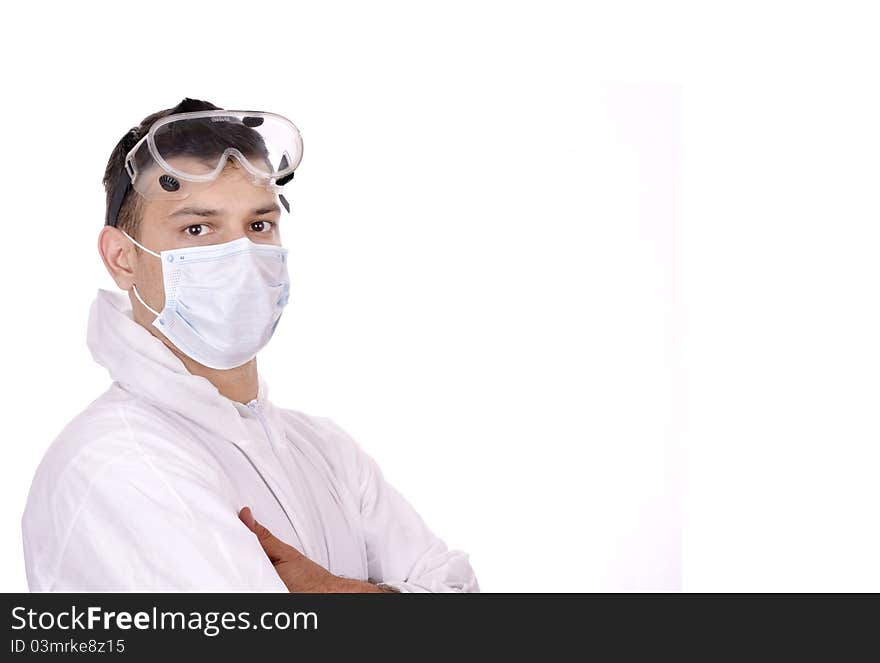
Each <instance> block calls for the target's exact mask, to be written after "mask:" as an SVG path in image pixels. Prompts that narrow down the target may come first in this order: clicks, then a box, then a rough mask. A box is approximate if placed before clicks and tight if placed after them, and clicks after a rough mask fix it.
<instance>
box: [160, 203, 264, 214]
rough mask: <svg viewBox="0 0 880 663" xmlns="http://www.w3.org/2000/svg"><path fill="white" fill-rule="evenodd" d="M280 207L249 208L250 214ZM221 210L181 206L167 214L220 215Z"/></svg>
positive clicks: (262, 212)
mask: <svg viewBox="0 0 880 663" xmlns="http://www.w3.org/2000/svg"><path fill="white" fill-rule="evenodd" d="M279 211H280V208H279V207H278V205H276V204H274V203H273V204H271V205H264V206H262V207H255V208H254V209H252V210H251V214H254V215H260V214H271V213H272V212H279ZM221 214H222V212H221V211H220V210H216V209H210V208H208V207H181V208H180V209H179V210H176V211H174V212H172V213H171V214H169V215H168V216H169V217H175V216H206V217H207V216H220V215H221Z"/></svg>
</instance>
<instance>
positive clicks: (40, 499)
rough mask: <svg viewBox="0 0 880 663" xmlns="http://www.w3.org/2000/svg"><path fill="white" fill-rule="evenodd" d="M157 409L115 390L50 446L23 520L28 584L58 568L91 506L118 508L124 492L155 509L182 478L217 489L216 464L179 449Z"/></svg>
mask: <svg viewBox="0 0 880 663" xmlns="http://www.w3.org/2000/svg"><path fill="white" fill-rule="evenodd" d="M153 410H155V408H152V406H151V405H149V404H147V403H144V402H143V401H141V400H139V399H137V398H134V397H132V396H131V395H130V394H127V393H126V392H124V391H122V390H121V389H118V388H114V387H111V388H110V389H108V390H107V391H106V392H105V393H104V394H102V395H101V396H100V397H99V398H97V399H96V400H94V401H93V402H92V403H90V404H89V405H88V406H87V407H86V408H85V409H84V410H83V411H82V412H80V413H79V414H78V415H77V416H75V417H74V418H73V419H72V420H71V421H70V422H69V423H68V424H67V425H66V426H65V427H64V428H63V429H62V430H61V432H60V433H59V434H58V436H57V437H56V438H55V439H54V440H53V441H52V443H51V444H50V445H49V447H48V449H47V450H46V452H45V454H44V455H43V458H42V460H41V462H40V464H39V465H38V467H37V469H36V471H35V472H34V476H33V480H32V482H31V487H30V491H29V493H28V496H27V501H26V504H25V508H24V512H23V514H22V518H21V529H22V536H23V545H24V549H25V550H24V552H25V560H26V565H27V572H28V576H29V582H30V581H31V577H32V576H36V575H38V574H39V573H45V572H47V570H48V568H51V567H52V566H53V565H54V564H55V563H56V561H57V560H56V558H57V556H58V554H60V550H61V549H62V548H63V542H64V541H65V540H66V539H67V537H68V536H69V533H70V531H71V530H72V529H73V527H74V526H75V524H76V522H77V520H78V519H80V518H81V516H82V513H83V512H84V510H85V511H88V509H86V508H85V507H86V505H87V504H89V503H102V504H105V505H107V506H108V507H110V508H116V507H115V506H114V503H116V504H117V505H118V504H122V495H121V493H123V492H125V493H127V494H128V495H129V496H131V495H142V496H143V499H146V500H150V501H153V502H155V503H156V504H157V505H158V503H159V501H160V494H157V493H160V491H161V494H162V495H165V494H166V493H169V492H170V491H169V490H168V489H169V488H172V489H173V485H174V481H176V480H178V478H180V479H181V480H187V476H189V477H191V478H192V479H194V480H197V481H199V482H201V483H205V484H210V483H216V480H215V479H214V478H213V476H212V467H211V465H207V464H205V463H204V462H202V461H201V459H197V458H196V457H195V456H194V452H193V450H192V448H193V445H186V444H180V442H179V431H176V430H175V427H174V426H173V424H172V423H171V422H169V421H167V420H165V419H163V417H162V416H161V413H158V414H157V412H155V411H153ZM181 468H183V469H181ZM169 469H170V471H169ZM169 476H170V478H168V477H169ZM89 508H91V507H89ZM32 586H33V585H32Z"/></svg>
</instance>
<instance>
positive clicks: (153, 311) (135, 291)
mask: <svg viewBox="0 0 880 663" xmlns="http://www.w3.org/2000/svg"><path fill="white" fill-rule="evenodd" d="M119 230H120V232H121V233H122V234H123V235H125V236H126V237H128V238H129V239H130V240H131V241H132V242H134V243H135V244H136V245H137V246H139V247H140V248H142V249H143V250H144V251H146V252H147V253H150V254H152V255H154V256H156V257H157V258H161V257H162V256H160V255H159V254H158V253H156V252H155V251H150V249H148V248H147V247H146V246H144V245H143V244H141V243H140V242H138V241H137V240H136V239H135V238H134V237H132V236H131V235H129V234H128V233H127V232H125V231H124V230H122V229H121V228H120V229H119ZM131 289H132V290H134V296H135V297H137V300H138V301H139V302H140V303H141V304H142V305H143V307H144V308H145V309H147V310H148V311H149V312H150V313H152V314H153V315H155V316H156V317H157V318H158V317H159V312H158V311H157V310H156V309H154V308H153V307H152V306H149V305H148V304H147V303H146V302H145V301H144V300H143V297H141V294H140V293H139V292H138V289H137V286H136V285H135V284H134V283H132V284H131Z"/></svg>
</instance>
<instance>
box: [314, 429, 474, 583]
mask: <svg viewBox="0 0 880 663" xmlns="http://www.w3.org/2000/svg"><path fill="white" fill-rule="evenodd" d="M324 421H325V422H327V423H328V424H329V425H330V426H331V427H332V428H333V430H334V433H335V434H336V435H337V436H338V439H339V440H340V443H342V444H344V445H346V446H347V448H348V451H349V454H350V455H349V456H348V457H349V459H350V460H349V462H350V464H351V465H352V466H353V468H352V475H353V480H354V482H355V483H356V489H357V493H356V494H357V495H358V496H359V497H360V511H361V520H362V524H363V531H364V538H365V542H366V547H367V563H368V571H369V579H370V581H371V582H375V583H381V584H383V585H385V586H386V587H390V588H393V589H396V590H398V591H401V592H479V591H480V588H479V583H478V582H477V578H476V575H475V574H474V571H473V569H472V568H471V565H470V562H469V555H468V554H467V553H465V552H462V551H460V550H449V549H448V548H447V547H446V544H445V543H444V541H443V540H442V539H440V538H439V537H438V536H437V535H436V534H434V533H433V532H432V531H431V529H430V528H429V527H428V526H427V524H426V523H425V522H424V520H423V519H422V518H421V516H420V515H419V514H418V513H417V512H416V510H415V509H414V508H413V506H412V505H411V504H410V503H409V502H408V501H407V500H406V499H405V498H404V497H403V495H401V494H400V492H399V491H398V490H397V489H396V488H395V487H394V486H392V485H391V484H390V483H389V482H388V481H386V480H385V477H384V476H383V474H382V471H381V469H380V468H379V465H378V463H377V462H376V461H375V459H373V458H372V457H371V456H370V455H369V454H367V453H366V452H365V451H364V450H363V449H362V448H361V447H360V445H358V443H357V442H356V441H355V440H354V439H353V438H351V436H349V435H348V434H347V433H346V432H345V431H344V430H343V429H342V428H340V427H339V426H338V425H336V424H335V423H334V422H332V421H331V420H329V419H324Z"/></svg>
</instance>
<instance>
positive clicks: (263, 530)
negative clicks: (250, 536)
mask: <svg viewBox="0 0 880 663" xmlns="http://www.w3.org/2000/svg"><path fill="white" fill-rule="evenodd" d="M238 516H239V518H241V520H242V521H243V522H244V524H245V525H247V526H248V529H250V530H251V531H252V532H253V533H254V534H256V535H257V540H258V541H259V542H260V545H261V546H262V547H263V552H265V553H266V556H267V557H268V558H269V561H270V562H272V563H273V564H276V563H278V562H283V561H289V560H291V559H293V558H295V557H297V556H299V555H300V552H299V550H297V549H296V548H294V547H293V546H291V545H288V544H286V543H284V541H282V540H281V539H279V538H278V537H276V536H275V535H274V534H272V532H270V531H269V528H267V527H265V526H264V525H263V524H262V523H260V522H259V521H258V520H257V519H256V518H254V515H253V513H252V512H251V510H250V508H249V507H244V508H243V509H242V510H241V511H240V512H239V514H238Z"/></svg>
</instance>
